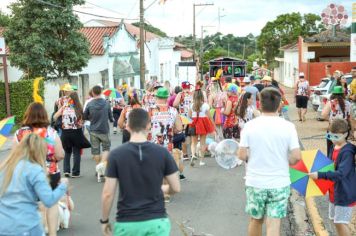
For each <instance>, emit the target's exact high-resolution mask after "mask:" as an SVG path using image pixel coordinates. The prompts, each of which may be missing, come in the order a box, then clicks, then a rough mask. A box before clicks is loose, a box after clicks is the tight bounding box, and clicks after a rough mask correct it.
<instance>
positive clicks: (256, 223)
mask: <svg viewBox="0 0 356 236" xmlns="http://www.w3.org/2000/svg"><path fill="white" fill-rule="evenodd" d="M262 225H263V219H255V218H252V217H251V218H250V222H249V224H248V233H247V234H248V236H262Z"/></svg>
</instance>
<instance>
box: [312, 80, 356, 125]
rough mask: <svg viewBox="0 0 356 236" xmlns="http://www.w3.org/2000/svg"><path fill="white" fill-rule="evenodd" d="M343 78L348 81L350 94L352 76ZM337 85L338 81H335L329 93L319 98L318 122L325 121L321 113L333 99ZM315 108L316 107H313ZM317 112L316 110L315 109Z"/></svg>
mask: <svg viewBox="0 0 356 236" xmlns="http://www.w3.org/2000/svg"><path fill="white" fill-rule="evenodd" d="M343 77H344V78H345V79H346V82H347V88H348V90H349V92H350V84H351V82H352V75H351V74H345V75H343ZM335 85H336V80H333V83H332V84H331V87H330V88H329V91H328V92H327V93H325V94H321V95H320V96H319V99H320V101H319V106H318V108H317V110H316V111H317V112H318V115H317V120H319V121H323V120H324V119H323V118H322V117H321V112H322V110H323V108H324V106H325V104H326V103H327V102H328V101H329V100H330V97H331V91H332V90H333V88H334V86H335ZM313 108H314V106H313ZM314 110H315V109H314Z"/></svg>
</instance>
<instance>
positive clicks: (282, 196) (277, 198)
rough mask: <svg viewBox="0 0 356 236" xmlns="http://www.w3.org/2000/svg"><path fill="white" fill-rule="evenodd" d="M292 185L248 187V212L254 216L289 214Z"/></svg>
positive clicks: (273, 216)
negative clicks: (266, 187) (270, 187)
mask: <svg viewBox="0 0 356 236" xmlns="http://www.w3.org/2000/svg"><path fill="white" fill-rule="evenodd" d="M289 195H290V187H289V186H287V187H283V188H276V189H261V188H254V187H246V199H247V203H246V209H245V211H246V213H247V214H249V215H250V216H251V217H252V218H255V219H262V218H264V217H265V216H267V217H269V218H284V217H286V216H287V207H288V198H289Z"/></svg>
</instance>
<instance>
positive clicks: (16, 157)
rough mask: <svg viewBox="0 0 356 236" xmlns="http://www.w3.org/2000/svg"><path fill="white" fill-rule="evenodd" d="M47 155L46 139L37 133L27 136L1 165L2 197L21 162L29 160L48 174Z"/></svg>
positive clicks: (0, 192) (0, 193)
mask: <svg viewBox="0 0 356 236" xmlns="http://www.w3.org/2000/svg"><path fill="white" fill-rule="evenodd" d="M46 155H47V144H46V142H45V141H44V139H43V138H41V137H40V136H39V135H37V134H35V133H30V134H28V135H26V136H25V137H24V138H23V139H22V140H21V142H20V143H19V144H18V145H17V146H16V147H15V148H14V149H13V150H12V151H11V153H10V155H9V156H8V157H7V158H6V159H5V160H4V161H3V162H2V163H1V164H0V172H4V179H3V182H2V183H1V189H0V196H1V195H3V194H4V193H5V192H6V190H7V188H8V186H9V184H10V182H11V180H12V178H13V174H14V171H15V168H16V166H17V164H18V163H19V162H20V161H21V160H27V161H29V162H32V163H35V164H38V165H40V166H41V167H42V168H43V170H44V171H45V173H46V171H47V170H46Z"/></svg>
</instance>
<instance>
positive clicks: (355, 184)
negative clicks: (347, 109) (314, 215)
mask: <svg viewBox="0 0 356 236" xmlns="http://www.w3.org/2000/svg"><path fill="white" fill-rule="evenodd" d="M348 135H349V125H348V123H347V121H346V120H345V119H334V120H333V121H332V122H331V124H330V132H329V133H328V134H327V135H326V138H327V139H329V140H331V141H332V143H333V145H332V146H331V150H330V154H329V158H330V159H332V160H333V161H334V165H335V171H328V172H313V173H310V174H309V176H310V177H311V178H312V179H315V180H316V179H326V180H332V181H333V182H334V186H333V187H332V188H331V189H330V190H329V200H330V203H329V218H330V219H331V220H333V222H334V224H335V227H336V231H337V234H338V235H339V236H345V235H346V236H348V235H350V236H351V232H350V229H349V228H348V224H349V223H350V221H351V219H352V211H353V207H354V206H356V173H355V154H356V146H355V145H353V144H351V143H348V142H347V141H346V139H347V136H348Z"/></svg>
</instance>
